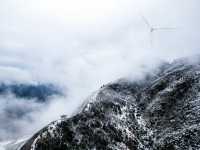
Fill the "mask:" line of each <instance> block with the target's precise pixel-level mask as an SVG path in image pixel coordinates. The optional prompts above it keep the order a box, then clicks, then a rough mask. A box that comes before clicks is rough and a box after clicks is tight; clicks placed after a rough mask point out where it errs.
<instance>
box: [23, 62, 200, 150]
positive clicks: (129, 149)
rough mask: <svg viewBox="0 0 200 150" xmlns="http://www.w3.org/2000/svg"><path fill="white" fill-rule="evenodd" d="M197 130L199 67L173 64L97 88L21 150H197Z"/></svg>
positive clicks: (199, 146) (199, 134) (199, 143)
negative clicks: (76, 110) (76, 109)
mask: <svg viewBox="0 0 200 150" xmlns="http://www.w3.org/2000/svg"><path fill="white" fill-rule="evenodd" d="M58 109H59V108H58ZM199 124H200V63H198V62H195V63H192V62H189V61H187V60H178V61H176V62H173V63H172V64H165V65H162V66H161V67H160V69H159V71H158V72H157V73H155V75H153V76H152V75H149V76H147V77H146V78H145V79H144V80H142V81H137V82H131V81H128V80H119V81H117V82H114V83H111V84H108V85H105V86H103V87H102V88H101V89H100V90H99V91H97V92H95V93H94V94H93V95H92V96H91V97H89V98H88V100H87V101H86V102H85V103H84V105H83V106H82V107H81V110H80V112H79V113H77V114H76V115H74V116H72V117H70V118H65V117H63V118H62V119H60V120H58V121H54V122H52V123H50V124H49V125H47V126H46V127H45V128H43V129H42V130H41V131H39V132H38V133H36V134H35V135H34V136H33V137H32V138H30V139H29V140H28V141H27V142H26V143H25V144H24V145H23V147H22V148H21V150H68V149H69V150H198V149H200V126H199Z"/></svg>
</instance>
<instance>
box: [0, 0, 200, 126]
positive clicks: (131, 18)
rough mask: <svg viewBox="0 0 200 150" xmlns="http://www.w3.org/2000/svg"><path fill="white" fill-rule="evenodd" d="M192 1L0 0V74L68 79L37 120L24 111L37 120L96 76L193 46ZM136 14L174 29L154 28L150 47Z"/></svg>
mask: <svg viewBox="0 0 200 150" xmlns="http://www.w3.org/2000/svg"><path fill="white" fill-rule="evenodd" d="M199 7H200V2H199V1H198V0H190V1H188V0H163V1H160V0H151V1H149V0H101V1H99V0H84V1H83V0H73V1H71V0H9V1H5V0H0V54H1V55H0V80H1V81H19V82H25V83H26V82H35V81H40V82H53V83H59V84H61V85H65V86H67V87H68V91H67V95H68V98H67V99H65V100H58V101H54V102H55V103H51V104H47V107H45V110H47V111H45V112H42V113H41V118H40V119H39V120H37V116H38V114H37V113H34V114H32V118H33V119H34V120H35V123H36V122H40V120H45V121H44V122H42V123H39V124H38V126H37V125H35V124H34V126H37V127H38V128H39V127H41V126H42V125H43V124H45V123H46V122H49V121H51V120H53V119H55V118H56V117H57V116H58V115H60V114H62V113H69V114H70V113H72V111H74V109H75V108H76V107H77V106H78V105H79V104H80V103H81V101H83V99H84V98H85V97H86V96H88V95H89V94H90V93H91V92H92V91H94V90H96V89H98V88H99V87H100V86H101V85H102V84H106V83H108V82H110V81H113V80H116V79H118V78H120V77H124V76H126V77H127V76H129V77H131V78H133V79H134V78H138V77H141V76H142V74H143V73H144V72H145V70H146V68H147V69H148V70H149V69H151V68H154V67H155V66H156V65H157V64H158V63H159V62H160V60H163V59H164V60H173V59H175V58H178V57H184V56H188V55H192V54H196V53H198V52H199V44H198V41H199V39H200V33H199V32H198V31H199V26H200V21H199V19H198V18H199V17H200V13H199V10H200V8H199ZM140 14H143V15H144V16H145V17H146V18H147V19H148V20H149V22H150V23H151V24H152V25H154V26H158V27H171V26H173V27H174V26H175V27H177V30H175V31H170V32H167V31H160V32H155V33H154V36H153V39H152V40H153V46H152V47H150V42H149V41H150V37H149V29H148V28H147V26H146V25H145V23H144V22H143V20H142V18H141V16H140ZM144 66H146V67H144ZM58 107H59V108H60V109H59V108H58ZM70 108H73V109H70ZM65 109H66V110H65ZM52 111H53V112H54V114H55V115H54V116H49V115H48V114H51V113H49V112H52ZM44 118H46V119H44ZM22 121H23V120H22Z"/></svg>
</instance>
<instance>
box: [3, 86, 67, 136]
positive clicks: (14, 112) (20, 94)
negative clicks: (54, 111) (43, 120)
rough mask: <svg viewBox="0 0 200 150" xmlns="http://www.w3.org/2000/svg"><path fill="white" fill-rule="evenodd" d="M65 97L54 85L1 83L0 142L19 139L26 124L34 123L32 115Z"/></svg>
mask: <svg viewBox="0 0 200 150" xmlns="http://www.w3.org/2000/svg"><path fill="white" fill-rule="evenodd" d="M63 96H64V95H63V91H62V90H61V88H59V87H58V86H55V85H53V84H28V83H27V84H25V83H12V84H11V83H10V84H7V83H1V84H0V104H1V106H0V108H1V110H0V122H1V124H0V140H6V139H8V138H16V137H18V136H19V135H20V132H21V130H22V131H23V130H24V129H23V128H26V127H25V125H26V122H30V123H31V122H34V121H33V116H31V114H33V113H35V112H40V110H41V109H44V108H45V105H48V103H50V102H51V101H52V99H53V97H57V98H58V97H63ZM22 124H23V126H22ZM27 125H28V124H27ZM24 131H25V130H24ZM21 136H22V135H21Z"/></svg>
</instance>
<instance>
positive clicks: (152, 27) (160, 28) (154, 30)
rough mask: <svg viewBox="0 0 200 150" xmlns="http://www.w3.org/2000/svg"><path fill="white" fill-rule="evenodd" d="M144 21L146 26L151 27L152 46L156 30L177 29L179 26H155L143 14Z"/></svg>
mask: <svg viewBox="0 0 200 150" xmlns="http://www.w3.org/2000/svg"><path fill="white" fill-rule="evenodd" d="M141 17H142V19H143V21H144V23H145V24H146V26H147V27H148V28H149V33H150V46H151V47H152V45H153V33H154V32H156V31H159V30H160V31H161V30H163V31H164V30H165V31H167V30H176V29H177V28H174V27H154V26H152V25H151V24H150V23H149V21H148V20H147V18H145V17H144V16H143V15H141Z"/></svg>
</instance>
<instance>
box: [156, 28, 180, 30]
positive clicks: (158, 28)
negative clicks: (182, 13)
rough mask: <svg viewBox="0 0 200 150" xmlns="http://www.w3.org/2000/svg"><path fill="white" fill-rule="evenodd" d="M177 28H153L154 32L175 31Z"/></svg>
mask: <svg viewBox="0 0 200 150" xmlns="http://www.w3.org/2000/svg"><path fill="white" fill-rule="evenodd" d="M176 29H177V28H172V27H163V28H162V27H161V28H154V30H176Z"/></svg>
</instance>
